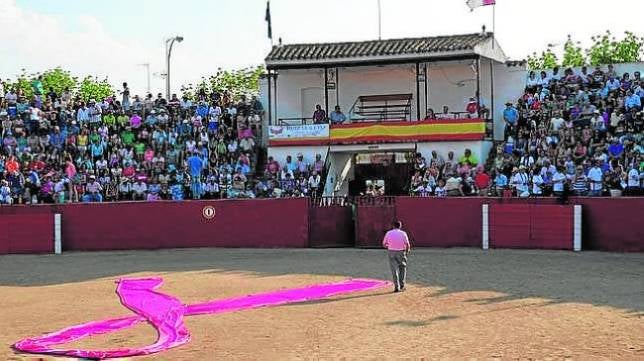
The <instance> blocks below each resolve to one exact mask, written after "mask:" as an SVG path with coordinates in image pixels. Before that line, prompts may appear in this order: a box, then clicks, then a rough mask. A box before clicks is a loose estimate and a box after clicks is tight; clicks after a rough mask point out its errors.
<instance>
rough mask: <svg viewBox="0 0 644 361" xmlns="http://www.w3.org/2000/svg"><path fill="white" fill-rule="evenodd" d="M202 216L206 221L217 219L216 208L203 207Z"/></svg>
mask: <svg viewBox="0 0 644 361" xmlns="http://www.w3.org/2000/svg"><path fill="white" fill-rule="evenodd" d="M201 215H202V216H203V217H204V218H205V219H213V218H215V207H213V206H205V207H203V209H202V210H201Z"/></svg>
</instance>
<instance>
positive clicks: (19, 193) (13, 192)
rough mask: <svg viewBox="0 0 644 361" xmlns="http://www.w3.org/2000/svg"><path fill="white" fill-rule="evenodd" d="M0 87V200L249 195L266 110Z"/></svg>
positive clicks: (246, 103)
mask: <svg viewBox="0 0 644 361" xmlns="http://www.w3.org/2000/svg"><path fill="white" fill-rule="evenodd" d="M31 86H32V89H33V93H34V96H33V97H30V98H27V97H26V96H25V94H24V93H23V92H22V91H20V90H19V89H14V88H10V87H7V86H5V85H4V84H1V83H0V88H5V89H0V146H1V147H0V204H36V203H68V202H80V201H83V202H102V201H131V200H147V201H156V200H162V199H164V200H182V199H188V198H190V199H201V198H234V197H248V196H254V195H253V192H252V188H253V186H254V183H251V181H250V180H251V178H252V177H253V176H254V174H255V172H256V169H255V168H256V167H257V165H256V162H257V158H258V157H257V154H258V149H259V147H260V144H258V143H259V142H260V141H261V117H262V114H263V109H262V106H261V103H260V102H259V101H258V100H257V99H256V98H255V97H252V98H250V97H248V98H247V97H245V96H240V97H239V99H233V97H232V95H231V94H230V93H229V92H227V91H226V92H223V93H221V94H220V93H216V92H214V93H212V94H206V92H205V91H200V92H199V93H198V94H196V95H195V97H194V98H192V99H191V98H189V97H183V98H182V99H179V98H178V97H177V96H176V95H174V94H173V95H172V97H171V98H170V99H165V98H164V97H163V96H162V94H158V96H157V97H156V98H154V97H153V96H152V95H151V94H148V95H147V96H146V97H144V98H140V97H139V96H132V95H131V93H130V90H129V87H128V85H127V83H124V84H123V86H122V88H121V89H120V90H119V92H118V95H114V96H110V97H107V98H105V99H90V100H89V101H84V100H83V99H81V98H79V97H74V96H72V95H71V93H70V91H69V90H65V91H62V92H55V91H54V90H53V89H48V90H47V92H45V89H43V85H42V80H41V79H35V80H34V81H33V82H32V83H31Z"/></svg>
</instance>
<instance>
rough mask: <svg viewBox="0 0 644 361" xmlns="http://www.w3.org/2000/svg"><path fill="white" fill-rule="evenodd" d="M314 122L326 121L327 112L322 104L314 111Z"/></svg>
mask: <svg viewBox="0 0 644 361" xmlns="http://www.w3.org/2000/svg"><path fill="white" fill-rule="evenodd" d="M313 123H315V124H322V123H326V112H325V111H324V110H323V109H322V106H321V105H320V104H318V105H316V106H315V112H313Z"/></svg>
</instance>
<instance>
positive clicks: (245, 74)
mask: <svg viewBox="0 0 644 361" xmlns="http://www.w3.org/2000/svg"><path fill="white" fill-rule="evenodd" d="M262 74H264V67H262V66H257V67H249V68H243V69H238V70H223V69H221V68H219V69H218V70H217V73H215V74H214V75H211V76H208V77H202V78H201V81H200V82H199V83H198V84H196V85H193V84H187V85H184V86H182V87H181V92H182V93H183V95H185V96H188V97H189V98H191V99H195V97H196V95H197V93H198V92H199V91H201V90H203V91H205V93H206V94H211V93H213V92H217V93H219V94H221V93H223V92H224V91H228V92H230V93H231V94H232V96H233V98H239V97H240V96H242V95H246V96H249V95H257V94H259V78H260V76H261V75H262Z"/></svg>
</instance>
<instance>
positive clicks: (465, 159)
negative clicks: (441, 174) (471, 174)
mask: <svg viewBox="0 0 644 361" xmlns="http://www.w3.org/2000/svg"><path fill="white" fill-rule="evenodd" d="M458 163H459V164H461V165H462V164H466V163H467V164H469V165H471V166H473V167H476V166H477V165H478V164H479V160H478V159H477V158H476V156H474V154H472V151H471V150H470V149H465V152H464V153H463V156H462V157H461V158H460V159H459V160H458Z"/></svg>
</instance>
